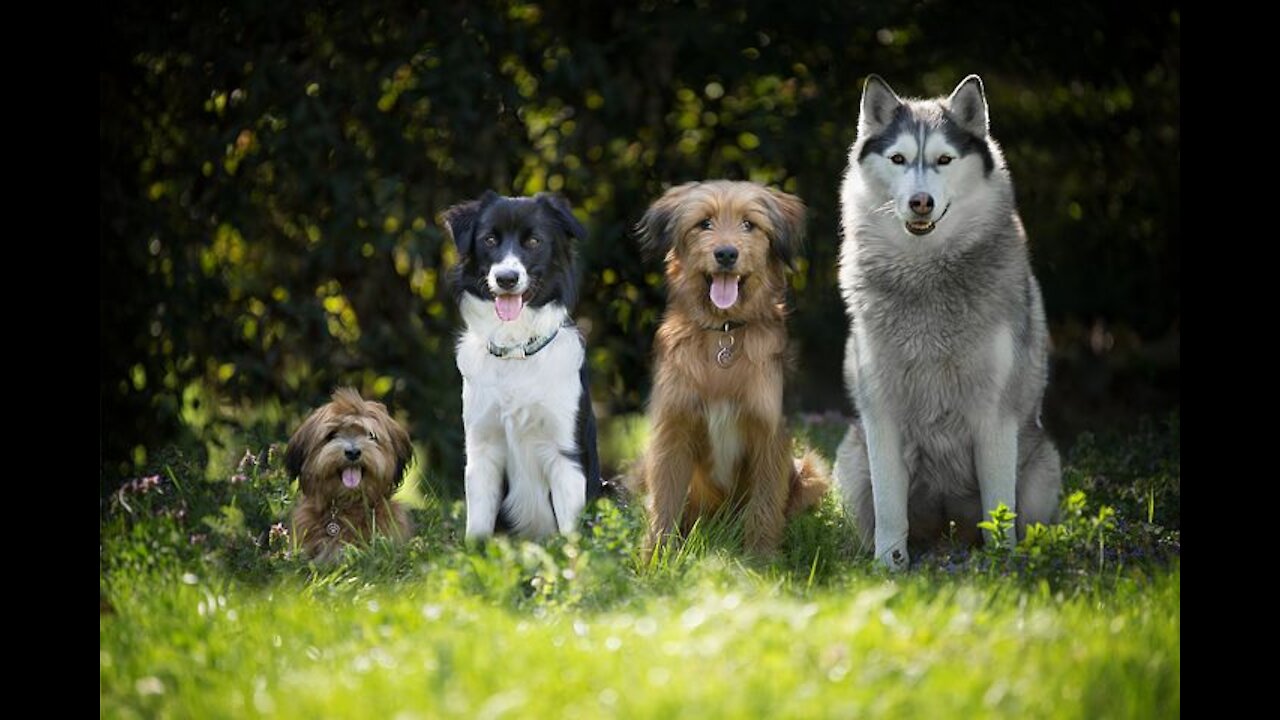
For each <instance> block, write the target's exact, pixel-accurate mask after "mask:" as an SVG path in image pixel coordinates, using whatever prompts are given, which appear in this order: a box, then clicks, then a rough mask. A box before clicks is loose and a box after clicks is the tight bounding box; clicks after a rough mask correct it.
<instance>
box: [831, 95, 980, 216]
mask: <svg viewBox="0 0 1280 720" xmlns="http://www.w3.org/2000/svg"><path fill="white" fill-rule="evenodd" d="M851 155H852V157H851V158H850V159H851V160H853V161H855V162H857V163H858V166H859V168H860V171H861V175H862V177H863V179H864V181H865V184H866V187H867V189H868V190H869V191H870V192H871V193H873V195H874V196H875V197H874V198H872V199H874V200H881V199H882V200H883V208H884V210H885V211H886V212H888V211H890V210H891V211H892V212H893V213H894V214H895V215H896V217H897V218H898V220H900V221H901V222H902V224H903V227H904V229H905V230H906V232H909V233H911V234H912V235H928V234H929V233H931V232H933V231H934V229H935V228H937V227H938V224H939V223H942V222H943V221H944V219H946V218H947V216H948V213H952V217H953V218H954V217H955V215H957V214H965V213H964V212H963V209H962V208H960V207H956V208H953V205H960V204H963V203H964V201H965V199H966V198H968V197H976V196H977V195H980V194H981V193H980V192H977V191H976V189H978V188H982V187H983V183H984V181H985V180H987V179H989V177H990V175H991V173H992V171H993V170H994V169H995V168H996V166H997V159H998V158H999V150H998V148H997V147H996V146H995V143H994V141H992V140H991V139H990V138H989V137H988V135H987V98H986V96H985V95H984V94H983V90H982V80H981V79H980V78H979V77H978V76H977V75H970V76H969V77H967V78H965V79H964V80H963V81H961V83H960V84H959V85H957V86H956V89H955V90H954V91H952V93H951V95H950V96H949V97H946V98H935V99H932V100H913V99H906V100H904V99H902V98H899V97H898V95H897V94H896V93H894V91H893V89H892V88H890V87H889V84H888V83H886V82H885V81H884V80H883V79H882V78H881V77H880V76H879V75H871V76H870V77H868V78H867V83H866V85H865V86H864V87H863V90H862V106H861V109H860V111H859V116H858V139H857V140H856V141H855V142H854V145H853V148H852V150H851ZM999 164H1003V163H1002V162H1001V163H999ZM890 203H892V206H891V207H890ZM957 211H961V212H957Z"/></svg>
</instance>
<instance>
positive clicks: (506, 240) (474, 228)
mask: <svg viewBox="0 0 1280 720" xmlns="http://www.w3.org/2000/svg"><path fill="white" fill-rule="evenodd" d="M443 219H444V224H445V227H446V228H448V230H449V234H450V235H451V236H452V237H453V242H454V244H455V245H457V247H458V255H459V258H458V264H457V265H455V266H454V268H453V271H452V273H451V275H450V279H451V281H452V282H451V284H452V288H453V293H454V299H455V300H458V301H459V302H460V301H461V300H462V297H463V293H470V294H471V295H473V296H475V297H478V298H480V299H481V300H486V301H492V302H493V304H494V310H495V312H497V314H498V318H499V319H501V320H503V321H504V322H511V321H513V320H515V319H516V318H518V317H519V316H520V313H521V311H522V310H524V306H525V305H530V306H532V307H542V306H543V305H546V304H548V303H553V302H555V303H559V304H560V305H562V306H563V307H564V308H565V309H566V310H571V309H572V308H573V306H574V305H575V304H576V303H577V300H578V287H577V278H576V275H577V273H576V268H575V264H574V262H575V260H574V251H573V238H578V239H583V238H585V237H586V235H587V233H586V230H585V229H583V227H582V224H581V223H579V222H578V220H577V219H576V218H574V216H573V212H572V211H571V210H570V209H569V204H568V203H567V202H565V200H564V198H561V197H560V196H559V195H555V194H553V193H538V194H537V195H535V196H533V197H531V198H530V197H504V196H502V195H499V194H497V193H496V192H494V191H492V190H486V191H485V193H484V194H483V195H481V196H480V197H479V198H477V199H475V200H471V201H469V202H465V203H461V204H459V205H455V206H453V207H451V208H449V209H448V210H446V211H445V212H444V216H443Z"/></svg>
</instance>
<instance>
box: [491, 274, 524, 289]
mask: <svg viewBox="0 0 1280 720" xmlns="http://www.w3.org/2000/svg"><path fill="white" fill-rule="evenodd" d="M493 279H494V280H496V281H498V287H500V288H502V289H503V290H510V289H511V288H513V287H515V286H516V283H518V282H520V273H518V272H516V271H515V270H503V271H502V272H500V273H497V274H495V275H494V276H493Z"/></svg>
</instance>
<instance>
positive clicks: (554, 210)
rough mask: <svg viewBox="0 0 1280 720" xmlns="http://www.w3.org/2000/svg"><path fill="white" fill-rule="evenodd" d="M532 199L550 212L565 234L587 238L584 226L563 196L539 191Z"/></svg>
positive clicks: (581, 238)
mask: <svg viewBox="0 0 1280 720" xmlns="http://www.w3.org/2000/svg"><path fill="white" fill-rule="evenodd" d="M533 199H534V200H535V201H536V202H537V203H538V204H539V205H541V206H542V207H544V208H546V209H547V210H549V211H550V212H551V214H552V216H554V217H555V219H556V222H557V223H559V224H560V229H561V230H563V231H564V234H565V235H569V236H570V237H575V238H577V239H579V240H586V239H587V230H586V228H584V227H582V223H580V222H578V218H576V217H574V216H573V208H571V207H569V203H568V201H566V200H565V199H564V198H562V197H560V196H559V195H557V194H556V193H550V192H540V193H538V194H537V195H534V196H533Z"/></svg>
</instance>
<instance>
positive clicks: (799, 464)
mask: <svg viewBox="0 0 1280 720" xmlns="http://www.w3.org/2000/svg"><path fill="white" fill-rule="evenodd" d="M829 489H831V467H830V466H829V465H828V464H827V461H826V460H824V459H823V457H822V456H821V455H819V454H818V453H816V452H814V451H812V450H806V451H805V453H804V456H802V457H799V458H796V460H795V471H794V472H793V473H792V474H791V494H790V496H788V497H787V517H794V516H795V515H796V514H797V513H800V512H803V511H805V510H808V509H809V508H811V507H813V506H815V505H817V504H818V503H819V502H821V501H822V496H823V495H826V494H827V490H829Z"/></svg>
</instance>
